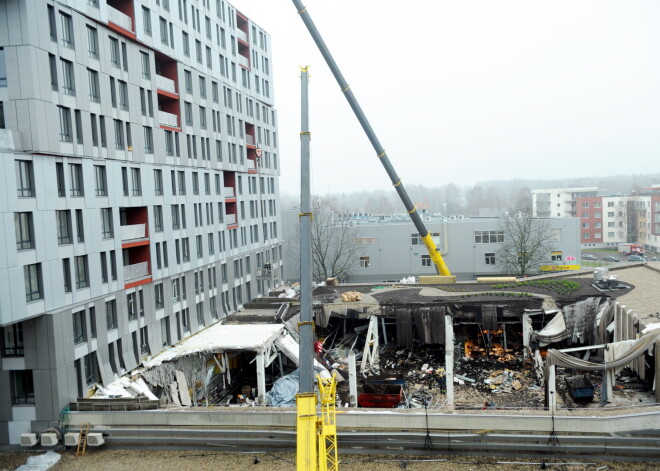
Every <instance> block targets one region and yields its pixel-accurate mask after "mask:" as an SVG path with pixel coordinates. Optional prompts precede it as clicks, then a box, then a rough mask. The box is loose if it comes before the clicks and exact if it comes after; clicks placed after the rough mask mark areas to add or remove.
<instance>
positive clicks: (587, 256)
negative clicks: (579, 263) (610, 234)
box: [582, 253, 598, 260]
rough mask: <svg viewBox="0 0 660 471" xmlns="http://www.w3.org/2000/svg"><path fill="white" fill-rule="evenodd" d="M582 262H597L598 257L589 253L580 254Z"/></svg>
mask: <svg viewBox="0 0 660 471" xmlns="http://www.w3.org/2000/svg"><path fill="white" fill-rule="evenodd" d="M582 260H598V257H596V256H595V255H592V254H590V253H585V254H582Z"/></svg>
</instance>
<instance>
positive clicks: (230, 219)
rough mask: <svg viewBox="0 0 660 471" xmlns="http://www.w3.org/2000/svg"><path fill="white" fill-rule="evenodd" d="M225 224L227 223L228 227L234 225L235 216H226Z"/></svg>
mask: <svg viewBox="0 0 660 471" xmlns="http://www.w3.org/2000/svg"><path fill="white" fill-rule="evenodd" d="M225 222H226V223H227V225H228V226H231V225H232V224H236V215H235V214H226V215H225Z"/></svg>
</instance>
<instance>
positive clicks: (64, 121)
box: [58, 106, 73, 142]
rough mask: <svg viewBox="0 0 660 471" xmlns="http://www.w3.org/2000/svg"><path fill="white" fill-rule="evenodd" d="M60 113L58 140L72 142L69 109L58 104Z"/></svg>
mask: <svg viewBox="0 0 660 471" xmlns="http://www.w3.org/2000/svg"><path fill="white" fill-rule="evenodd" d="M58 109H59V114H60V141H62V142H72V141H73V132H72V130H71V110H70V109H69V108H65V107H64V106H58Z"/></svg>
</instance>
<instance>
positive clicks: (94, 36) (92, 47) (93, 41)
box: [87, 25, 99, 59]
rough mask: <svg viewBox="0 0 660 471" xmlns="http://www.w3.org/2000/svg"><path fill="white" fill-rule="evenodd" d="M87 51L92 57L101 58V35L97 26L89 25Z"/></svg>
mask: <svg viewBox="0 0 660 471" xmlns="http://www.w3.org/2000/svg"><path fill="white" fill-rule="evenodd" d="M87 51H88V52H89V57H91V58H92V59H98V58H99V35H98V32H97V31H96V28H93V27H91V26H89V25H87Z"/></svg>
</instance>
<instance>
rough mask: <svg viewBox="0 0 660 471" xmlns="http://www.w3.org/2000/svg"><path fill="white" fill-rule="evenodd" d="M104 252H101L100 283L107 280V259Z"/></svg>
mask: <svg viewBox="0 0 660 471" xmlns="http://www.w3.org/2000/svg"><path fill="white" fill-rule="evenodd" d="M106 258H107V257H106V255H105V252H101V260H100V263H101V283H107V282H108V261H107V260H106Z"/></svg>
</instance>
